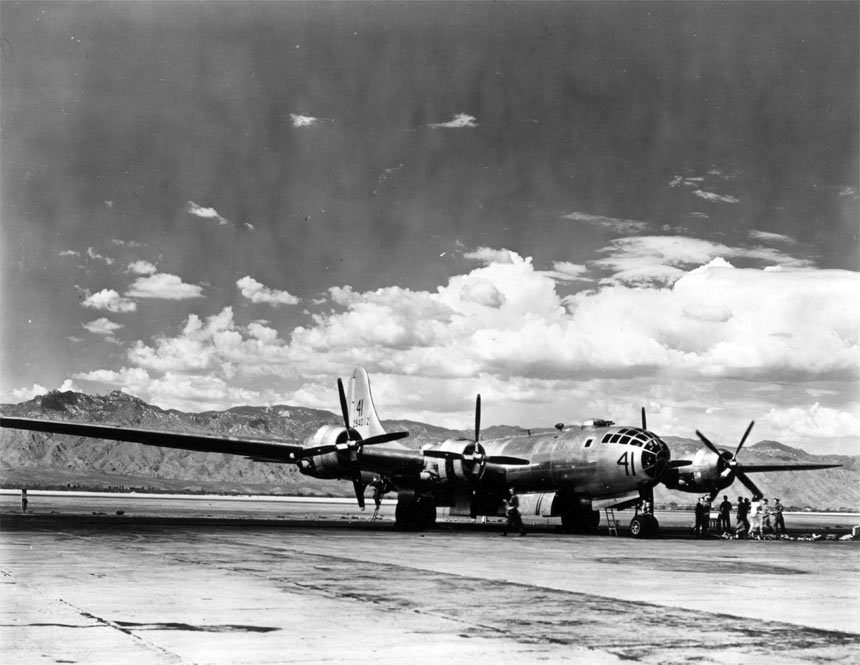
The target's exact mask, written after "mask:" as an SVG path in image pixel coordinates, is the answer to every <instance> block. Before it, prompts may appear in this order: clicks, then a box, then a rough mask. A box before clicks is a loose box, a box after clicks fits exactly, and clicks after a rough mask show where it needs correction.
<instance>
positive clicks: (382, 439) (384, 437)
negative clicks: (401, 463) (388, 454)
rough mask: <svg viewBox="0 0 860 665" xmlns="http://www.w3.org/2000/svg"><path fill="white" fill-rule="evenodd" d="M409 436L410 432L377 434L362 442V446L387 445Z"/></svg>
mask: <svg viewBox="0 0 860 665" xmlns="http://www.w3.org/2000/svg"><path fill="white" fill-rule="evenodd" d="M407 436H409V432H386V433H385V434H377V435H376V436H369V437H367V438H366V439H362V440H361V445H362V446H373V445H376V444H377V443H387V442H389V441H397V439H405V438H406V437H407Z"/></svg>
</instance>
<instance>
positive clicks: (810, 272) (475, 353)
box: [75, 240, 860, 436]
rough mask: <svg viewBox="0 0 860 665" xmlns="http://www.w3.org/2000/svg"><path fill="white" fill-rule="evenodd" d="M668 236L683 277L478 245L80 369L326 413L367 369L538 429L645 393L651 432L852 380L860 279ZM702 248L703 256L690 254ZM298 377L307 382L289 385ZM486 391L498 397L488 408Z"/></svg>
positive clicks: (423, 401) (177, 394)
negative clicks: (302, 304)
mask: <svg viewBox="0 0 860 665" xmlns="http://www.w3.org/2000/svg"><path fill="white" fill-rule="evenodd" d="M663 242H664V241H662V240H661V241H660V243H658V244H657V247H662V248H663V251H664V253H666V254H669V255H671V256H672V257H675V258H683V261H680V262H679V264H678V265H679V266H685V267H673V266H667V267H670V268H672V269H673V270H675V271H677V273H678V276H677V278H676V279H674V280H673V281H671V282H668V281H667V282H664V283H662V284H658V285H655V284H653V283H652V284H650V285H649V286H648V288H642V287H631V286H630V285H628V284H625V283H621V282H615V283H611V284H604V285H602V286H601V287H600V288H597V289H594V290H588V291H580V292H578V293H576V294H574V295H571V296H562V295H560V294H559V292H558V290H557V287H558V286H559V280H558V278H557V277H556V276H555V274H553V273H554V272H556V271H542V270H539V269H537V268H536V267H535V266H534V265H533V264H532V261H531V259H530V258H528V257H523V256H520V255H519V254H518V253H516V252H513V251H508V250H492V249H490V248H481V249H479V250H476V251H475V252H474V253H473V254H474V255H475V256H474V257H473V258H476V259H478V260H480V261H481V265H479V266H478V267H476V268H474V269H472V270H469V271H468V272H465V273H463V274H458V275H453V276H451V277H450V278H449V279H448V280H446V281H445V282H444V283H442V284H440V285H439V286H438V287H436V288H435V289H433V290H428V291H415V290H409V289H404V288H401V287H387V288H381V289H376V290H373V291H355V290H353V289H351V288H349V287H333V288H331V289H330V291H329V301H330V302H331V303H332V305H333V306H332V308H331V309H330V310H329V311H327V312H319V313H317V314H315V315H313V317H312V319H311V320H310V321H309V322H308V323H307V324H306V325H303V326H299V327H296V328H295V329H293V330H292V331H291V333H290V334H289V335H288V336H286V337H284V336H282V335H281V333H280V332H279V331H278V330H277V329H276V328H275V327H273V326H272V325H271V324H268V323H266V322H263V321H255V322H252V323H251V324H248V325H240V324H239V323H237V322H236V321H235V319H234V317H233V311H232V309H230V308H229V307H228V308H225V309H223V310H222V311H221V312H219V313H218V314H216V315H214V316H211V317H208V318H200V317H198V316H196V315H193V314H192V315H190V316H189V317H188V318H187V320H186V321H185V323H184V324H183V326H182V327H181V328H180V329H178V330H177V331H176V332H175V333H174V334H165V335H162V336H158V337H156V338H155V339H153V340H149V341H144V340H140V341H138V342H137V343H136V344H134V345H133V346H132V347H131V348H130V350H129V351H128V354H127V358H126V360H127V365H128V367H126V368H123V369H122V370H114V373H113V374H106V375H97V374H94V373H88V374H87V377H86V378H87V379H88V380H93V381H103V382H108V380H110V381H113V382H115V383H113V384H111V385H114V386H118V387H123V388H124V389H125V387H124V386H131V387H133V388H134V390H135V391H136V392H133V394H138V395H139V396H141V397H143V398H144V399H157V400H158V401H156V402H155V403H157V404H159V405H162V406H166V405H171V406H175V407H176V408H187V405H189V404H191V403H196V404H198V405H199V406H198V408H215V406H216V405H217V406H218V407H224V406H228V405H233V404H237V403H242V402H243V400H244V401H245V402H248V403H252V402H253V403H260V402H261V401H263V402H265V401H267V400H269V399H273V398H275V397H278V399H279V400H280V402H281V403H290V401H289V400H290V399H295V400H296V401H300V403H303V404H305V405H313V406H321V407H323V408H329V409H334V410H336V407H337V399H336V393H335V392H334V391H333V389H332V383H331V377H332V376H343V375H344V372H348V371H349V368H351V367H354V366H356V365H364V366H366V367H367V368H368V370H369V371H370V372H371V374H372V375H373V378H374V389H375V390H374V392H375V394H376V395H377V397H378V398H379V393H383V394H384V398H383V399H384V401H383V400H379V406H380V408H381V410H382V411H381V412H382V413H383V414H384V415H385V416H386V417H414V418H421V419H424V420H426V421H429V422H436V423H443V422H444V423H447V424H458V426H463V424H462V423H464V422H465V423H468V414H469V409H470V408H471V406H470V404H474V393H475V392H477V391H480V392H481V393H482V395H483V396H484V397H485V400H486V402H485V403H486V404H487V409H488V411H487V416H486V417H487V418H488V420H487V422H514V423H516V424H524V425H528V426H534V425H536V424H541V423H552V422H558V421H559V420H562V419H565V420H566V419H568V418H569V417H570V414H571V413H577V414H579V416H580V418H581V419H583V418H585V417H590V416H592V415H598V416H600V415H605V416H611V417H614V416H619V417H622V418H623V417H625V415H626V414H627V413H630V414H632V415H631V416H630V419H631V420H633V421H634V422H635V414H636V408H637V406H638V404H639V403H641V402H640V400H644V399H646V398H648V400H649V403H651V404H652V405H653V407H649V409H651V408H653V413H654V423H655V425H654V426H655V428H656V427H658V426H659V427H660V428H662V429H658V431H661V432H663V433H673V434H683V435H686V436H689V435H690V434H691V433H692V430H693V429H694V428H695V427H696V426H699V425H700V423H699V422H697V421H695V420H694V417H697V416H704V415H705V413H706V410H710V411H711V414H712V415H713V416H714V417H719V418H721V419H724V421H725V423H729V424H733V425H736V421H737V420H738V419H739V418H741V415H742V416H743V418H747V419H748V418H749V417H750V406H749V402H748V401H747V402H744V403H743V404H742V405H738V406H737V407H735V405H734V404H733V403H731V402H730V401H729V400H730V399H735V398H736V396H737V395H738V394H739V393H740V392H746V393H750V394H752V393H753V392H754V391H752V390H751V388H750V386H753V387H762V386H773V387H774V388H775V387H778V386H783V385H786V384H791V385H794V384H796V383H798V382H804V381H806V382H812V381H814V382H816V384H817V385H819V386H822V387H825V386H827V387H829V386H838V385H840V382H841V385H843V386H844V385H845V382H856V380H857V379H858V368H860V340H858V337H860V275H858V274H857V273H855V272H851V271H840V270H815V269H812V268H809V267H807V268H805V269H795V268H791V267H783V269H782V270H780V271H764V270H760V269H752V268H734V267H732V266H731V264H730V263H728V262H727V261H725V260H722V259H716V260H712V259H711V258H709V257H710V256H711V252H712V249H713V247H712V246H711V245H706V246H696V245H693V244H682V245H679V246H674V245H671V244H669V245H663V244H661V243H663ZM667 247H668V249H667ZM496 259H497V260H496ZM696 260H701V263H700V264H699V265H697V266H696V267H695V268H693V269H691V268H690V267H689V266H686V263H687V262H691V263H693V264H695V261H696ZM702 264H704V265H702ZM554 267H556V268H558V266H554ZM571 271H572V272H573V273H574V274H575V273H577V272H578V268H571ZM298 376H301V377H302V380H301V382H299V381H298V380H297V379H296V377H298ZM290 377H292V379H291V378H290ZM75 378H78V377H75ZM80 378H81V379H83V378H84V377H83V375H82V376H81V377H80ZM290 380H294V382H293V383H292V384H291V385H293V386H296V387H298V386H299V385H301V386H302V388H301V390H300V391H299V392H295V393H290V392H289V391H284V389H283V386H285V385H286V384H287V383H289V381H290ZM732 381H733V382H735V384H734V385H733V387H732V388H731V389H729V388H725V389H723V388H721V387H722V386H726V385H728V384H727V382H732ZM751 381H754V382H755V383H751ZM741 382H742V383H741ZM272 385H277V386H281V388H278V389H275V388H269V387H267V386H272ZM738 385H740V386H741V388H738V387H737V386H738ZM277 390H280V391H281V392H276V391H277ZM721 390H723V392H722V393H721ZM840 392H844V390H843V391H840V390H838V389H836V390H835V393H836V394H839V393H840ZM757 394H758V395H761V393H757ZM779 394H783V393H782V392H780V393H779ZM719 395H729V397H723V399H722V400H721V401H720V400H718V399H717V396H719ZM803 397H804V398H805V399H808V395H806V394H804V395H803ZM755 399H756V400H758V401H757V402H755V404H759V405H760V404H765V402H763V401H762V398H761V397H755ZM818 399H821V402H822V406H821V407H820V410H822V411H821V413H819V414H818V415H817V417H818V419H819V420H820V421H822V422H824V420H822V419H823V418H824V416H825V415H827V414H828V412H827V411H823V410H824V409H836V406H835V405H833V404H830V403H828V404H825V400H826V399H835V398H833V397H820V398H818ZM231 400H236V401H231ZM313 400H318V401H319V402H318V403H316V402H315V403H313V404H310V402H311V401H313ZM631 401H632V402H633V404H632V405H631ZM494 402H495V404H497V405H503V406H497V407H496V408H500V409H503V410H502V412H501V413H499V414H497V415H495V416H493V415H492V406H491V404H493V403H494ZM272 403H277V402H272ZM180 405H186V406H180ZM768 408H774V409H776V411H775V414H774V415H772V416H771V420H772V421H773V423H774V427H776V426H781V425H779V423H780V422H783V421H780V420H779V418H778V416H779V417H785V418H787V416H784V414H783V412H786V413H788V412H789V411H788V410H789V409H792V408H805V407H804V406H803V405H801V404H797V403H787V404H783V405H782V406H780V407H779V408H777V406H776V405H775V404H773V403H771V404H770V405H768V406H766V407H763V408H762V411H766V409H768ZM739 412H740V415H739ZM760 412H761V411H760ZM649 413H651V411H650V410H649ZM755 413H756V412H755V411H753V415H754V414H755ZM779 414H783V415H779ZM649 422H651V416H650V415H649ZM789 422H790V421H789V420H787V419H786V420H785V423H786V424H785V425H784V427H785V428H786V429H789V428H791V427H792V425H791V424H789ZM722 424H723V423H721V425H722ZM709 426H713V425H709ZM817 431H819V432H824V431H826V430H825V428H823V427H820V426H819V428H818V430H817Z"/></svg>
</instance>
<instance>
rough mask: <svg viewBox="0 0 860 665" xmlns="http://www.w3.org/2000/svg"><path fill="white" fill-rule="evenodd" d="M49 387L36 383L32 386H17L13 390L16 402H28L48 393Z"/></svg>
mask: <svg viewBox="0 0 860 665" xmlns="http://www.w3.org/2000/svg"><path fill="white" fill-rule="evenodd" d="M48 392H49V391H48V389H47V388H45V386H42V385H39V384H38V383H34V384H33V387H32V388H16V389H14V390H13V391H12V398H13V399H14V400H15V401H16V402H26V401H29V400H31V399H33V398H34V397H37V396H39V395H47V394H48Z"/></svg>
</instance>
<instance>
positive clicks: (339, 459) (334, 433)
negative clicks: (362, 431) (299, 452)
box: [298, 425, 357, 478]
mask: <svg viewBox="0 0 860 665" xmlns="http://www.w3.org/2000/svg"><path fill="white" fill-rule="evenodd" d="M348 440H349V433H348V432H347V430H346V428H344V427H340V426H337V425H323V426H322V427H320V428H319V429H318V430H317V431H316V432H314V434H312V435H311V436H309V437H308V438H307V439H305V443H304V447H305V448H316V447H319V446H334V445H337V444H344V443H346V442H347V441H348ZM355 454H357V451H356V453H355ZM349 455H350V452H349V451H344V452H341V451H332V452H327V453H322V454H320V455H314V456H312V457H306V458H303V459H300V460H299V462H298V466H299V471H300V472H301V473H303V474H305V475H307V476H313V477H314V478H343V477H345V476H348V475H349V469H350V458H349Z"/></svg>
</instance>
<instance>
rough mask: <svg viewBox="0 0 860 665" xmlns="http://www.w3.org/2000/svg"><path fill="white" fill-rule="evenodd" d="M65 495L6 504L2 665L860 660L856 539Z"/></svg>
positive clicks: (0, 572)
mask: <svg viewBox="0 0 860 665" xmlns="http://www.w3.org/2000/svg"><path fill="white" fill-rule="evenodd" d="M69 501H70V500H68V499H67V500H66V504H65V506H66V508H67V509H66V510H55V511H53V514H52V513H51V511H45V512H41V511H38V512H37V513H36V514H33V515H26V516H20V515H16V514H13V513H12V512H11V509H10V507H9V506H8V503H7V501H3V502H2V514H0V582H2V587H0V589H2V590H0V615H2V616H0V662H3V663H22V664H28V663H72V662H74V663H111V664H114V663H120V662H121V663H182V664H190V663H195V664H196V663H201V664H202V663H371V662H372V663H374V664H376V663H379V662H394V663H419V664H424V663H427V664H429V663H434V664H436V663H439V662H453V663H466V662H468V663H470V664H474V665H480V664H483V663H487V664H489V663H499V662H501V663H508V662H510V663H523V662H525V663H536V662H540V663H556V662H558V663H561V662H565V663H569V662H580V663H597V664H601V663H620V662H628V661H633V662H641V663H690V662H696V663H726V664H727V663H748V662H753V661H758V662H762V663H849V662H852V663H854V662H860V556H858V554H860V548H858V543H857V542H785V541H723V540H719V539H712V540H702V541H698V540H692V539H689V538H687V537H666V538H661V539H658V540H651V541H640V540H633V539H629V538H611V537H607V536H570V535H562V534H559V533H557V532H556V531H555V530H554V529H552V528H547V527H543V526H540V525H533V527H532V529H531V531H530V533H529V535H528V536H527V537H525V538H519V537H508V538H500V537H499V534H498V527H497V526H496V525H488V526H486V527H481V526H477V527H476V526H467V525H463V524H442V525H441V527H440V528H439V529H437V530H435V531H432V532H426V533H403V532H398V531H395V530H393V528H392V527H391V524H390V522H376V523H370V522H369V521H368V517H367V516H362V517H361V519H347V520H344V519H343V507H342V506H340V507H338V506H337V505H335V508H334V509H333V511H332V512H330V513H329V512H327V511H329V510H331V507H330V506H329V507H325V506H323V507H320V506H317V505H310V506H309V505H303V506H301V507H295V508H293V509H290V508H285V507H284V506H283V505H279V506H278V507H277V508H276V509H275V512H276V513H278V514H277V515H275V516H273V518H270V519H259V518H255V519H248V518H249V517H250V513H249V512H246V514H245V517H244V518H243V517H242V516H241V514H240V513H241V512H242V511H241V510H238V509H237V508H236V507H235V506H233V505H232V504H231V506H230V509H229V511H228V516H225V515H222V514H218V513H217V508H218V505H217V503H218V502H217V501H215V502H214V503H213V504H210V505H209V506H207V508H206V509H207V510H209V511H216V513H215V515H214V516H212V517H200V516H192V517H188V516H187V512H186V511H187V510H194V506H195V505H197V506H198V507H199V506H200V505H201V504H196V503H195V502H193V501H184V500H179V501H173V502H171V501H170V500H163V501H165V502H166V503H165V504H164V506H162V507H161V508H158V509H157V510H155V509H152V510H150V511H149V514H146V515H144V514H141V515H128V514H126V515H124V516H122V517H119V516H117V515H116V514H115V512H113V513H110V514H108V513H107V511H98V510H96V511H92V510H89V511H87V510H72V509H71V506H70V505H69ZM79 501H80V502H81V503H82V504H84V505H85V508H89V507H91V506H90V505H88V504H86V500H84V499H80V500H79ZM198 501H199V500H198ZM36 503H37V504H43V499H42V498H41V497H40V498H39V499H38V501H37V502H36ZM139 503H140V502H137V503H134V504H131V505H139ZM112 505H116V503H115V500H114V504H112ZM213 506H214V507H213ZM34 507H35V506H34ZM167 507H170V508H171V510H170V511H168V512H170V513H172V515H173V516H172V517H171V515H170V514H168V513H167V512H165V511H167ZM40 508H44V505H40ZM123 510H124V509H123ZM93 512H96V513H102V514H97V515H93V514H92V513H93ZM124 512H126V513H127V512H128V511H125V510H124ZM143 512H146V511H143ZM389 512H390V511H389ZM153 513H156V514H153ZM320 515H329V516H330V517H321V516H320ZM338 515H339V517H338Z"/></svg>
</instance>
